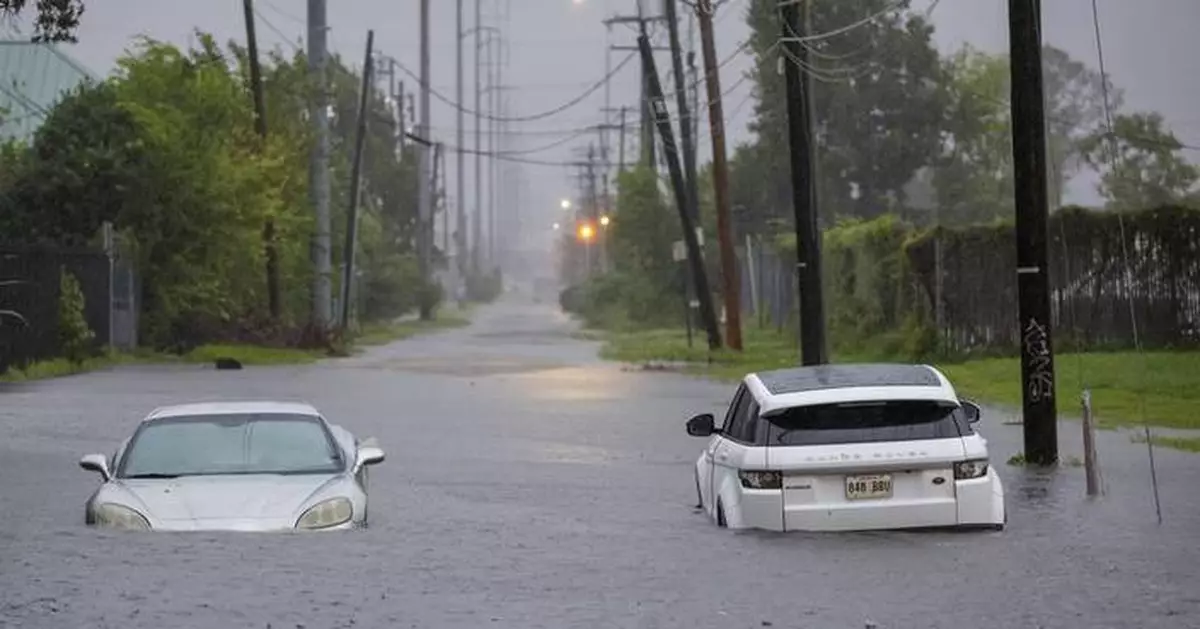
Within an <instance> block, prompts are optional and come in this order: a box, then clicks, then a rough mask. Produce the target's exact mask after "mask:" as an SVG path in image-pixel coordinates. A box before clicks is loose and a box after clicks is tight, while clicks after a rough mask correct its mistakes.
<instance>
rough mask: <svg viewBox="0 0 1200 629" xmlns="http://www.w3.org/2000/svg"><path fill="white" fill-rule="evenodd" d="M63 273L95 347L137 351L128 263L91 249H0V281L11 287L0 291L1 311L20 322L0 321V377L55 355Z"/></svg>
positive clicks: (132, 282)
mask: <svg viewBox="0 0 1200 629" xmlns="http://www.w3.org/2000/svg"><path fill="white" fill-rule="evenodd" d="M62 270H66V271H67V272H69V273H71V274H72V275H74V276H75V278H76V279H77V280H78V281H79V284H80V287H81V289H82V291H83V297H84V318H85V319H86V320H87V323H88V327H89V328H91V330H92V332H94V333H95V340H94V342H95V345H96V347H97V348H100V347H104V346H114V347H118V348H132V347H134V346H136V343H137V338H136V337H137V334H136V330H137V303H136V300H135V299H134V297H135V296H136V294H137V290H136V286H137V282H136V279H135V274H134V273H133V270H132V268H131V267H130V265H129V264H127V263H124V262H121V261H117V262H114V261H113V260H112V259H111V258H110V257H109V255H108V254H106V253H104V252H102V251H96V250H91V249H65V248H56V247H44V246H23V245H2V246H0V280H3V281H6V282H14V283H12V284H9V285H6V286H4V287H2V288H0V309H3V310H11V311H14V312H17V313H19V314H20V315H21V317H22V319H23V321H21V320H18V319H16V318H13V317H4V318H3V319H2V320H0V372H4V371H6V370H7V369H8V368H9V367H10V366H22V365H26V364H28V363H30V362H33V361H37V360H45V359H49V358H53V357H55V356H56V355H57V354H58V352H59V346H60V341H59V333H58V330H59V301H60V297H61V294H60V293H61V290H60V289H61V271H62Z"/></svg>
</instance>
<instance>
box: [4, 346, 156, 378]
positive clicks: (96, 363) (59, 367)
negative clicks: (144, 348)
mask: <svg viewBox="0 0 1200 629" xmlns="http://www.w3.org/2000/svg"><path fill="white" fill-rule="evenodd" d="M136 360H137V357H136V356H134V355H132V354H124V353H118V352H114V353H110V354H105V355H103V356H96V357H93V358H88V359H86V360H84V361H83V362H78V363H76V362H71V361H69V360H67V359H66V358H54V359H51V360H42V361H38V362H36V363H32V364H30V365H28V366H26V367H25V368H23V369H17V368H12V369H9V370H8V371H6V372H4V373H3V374H0V382H29V381H32V380H45V379H46V378H62V377H64V376H73V375H75V374H80V373H86V372H88V371H95V370H97V369H104V368H106V367H112V366H113V365H118V364H121V363H129V362H135V361H136Z"/></svg>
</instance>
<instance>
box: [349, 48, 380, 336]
mask: <svg viewBox="0 0 1200 629" xmlns="http://www.w3.org/2000/svg"><path fill="white" fill-rule="evenodd" d="M374 45H375V31H367V53H366V55H365V57H364V59H363V77H362V87H360V88H359V95H358V120H357V121H355V122H356V126H355V129H354V162H353V164H352V166H351V169H350V210H349V212H347V213H346V249H345V251H343V252H342V257H343V258H344V260H343V263H344V268H345V273H344V274H343V276H342V329H343V330H345V329H348V328H349V327H350V297H351V295H352V293H351V291H350V289H351V287H353V286H354V254H355V248H356V247H357V245H358V198H359V194H360V192H361V191H362V182H361V181H360V178H361V175H362V153H363V143H364V142H365V141H366V139H367V112H368V109H367V103H369V102H370V101H369V98H370V95H371V72H372V70H373V69H374V65H375V64H374V63H373V61H372V58H371V49H372V48H373V47H374Z"/></svg>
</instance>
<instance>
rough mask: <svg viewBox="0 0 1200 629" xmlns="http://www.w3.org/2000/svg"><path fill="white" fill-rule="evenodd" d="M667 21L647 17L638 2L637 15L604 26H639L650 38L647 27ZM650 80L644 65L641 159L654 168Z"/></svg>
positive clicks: (614, 19) (641, 33)
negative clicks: (653, 23)
mask: <svg viewBox="0 0 1200 629" xmlns="http://www.w3.org/2000/svg"><path fill="white" fill-rule="evenodd" d="M666 19H667V18H666V17H664V16H661V15H660V16H656V17H647V16H646V15H645V14H644V13H643V11H642V3H641V2H638V12H637V15H618V16H614V17H611V18H609V19H607V20H604V26H606V27H607V28H608V29H609V30H610V31H611V29H612V27H613V26H614V25H617V24H637V26H638V34H639V36H647V37H648V35H647V32H646V26H647V25H648V24H650V23H652V22H664V21H666ZM609 50H629V51H633V52H639V53H640V51H641V49H640V48H639V47H638V46H609ZM652 50H655V51H667V52H670V50H671V49H670V48H665V47H661V46H654V47H652ZM648 80H649V79H648V78H647V76H646V69H645V66H644V65H643V67H642V73H641V88H640V89H641V96H640V97H639V98H640V100H639V102H640V105H641V115H642V119H641V120H642V124H641V137H642V140H641V153H642V154H641V159H642V162H643V163H644V164H646V165H648V166H649V167H650V168H654V167H655V164H656V163H657V162H656V156H655V150H654V122H653V120H654V115H653V113H652V112H651V111H650V105H649V96H648V94H649V92H648V85H649V83H648V82H647V81H648Z"/></svg>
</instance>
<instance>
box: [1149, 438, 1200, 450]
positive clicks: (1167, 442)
mask: <svg viewBox="0 0 1200 629" xmlns="http://www.w3.org/2000/svg"><path fill="white" fill-rule="evenodd" d="M1133 441H1134V443H1146V438H1145V437H1144V436H1142V435H1135V436H1134V437H1133ZM1150 441H1152V442H1153V443H1154V445H1156V446H1159V447H1162V448H1172V449H1175V450H1183V451H1184V452H1200V437H1175V436H1167V435H1151V436H1150Z"/></svg>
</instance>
